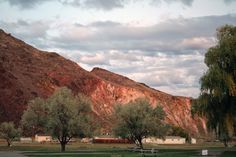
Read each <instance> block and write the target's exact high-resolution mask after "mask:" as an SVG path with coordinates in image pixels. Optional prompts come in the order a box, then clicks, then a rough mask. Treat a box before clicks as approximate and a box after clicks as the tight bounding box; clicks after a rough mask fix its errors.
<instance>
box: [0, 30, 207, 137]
mask: <svg viewBox="0 0 236 157" xmlns="http://www.w3.org/2000/svg"><path fill="white" fill-rule="evenodd" d="M61 86H67V87H68V88H70V89H72V90H73V92H74V93H78V92H82V93H84V94H85V95H87V96H89V97H90V98H91V99H92V102H93V111H94V113H95V114H96V115H97V117H98V120H100V121H101V122H102V124H103V127H104V128H106V129H109V127H110V126H111V124H112V122H111V119H110V118H109V115H110V114H111V113H112V110H113V107H114V105H115V104H117V103H122V104H124V103H127V102H129V101H130V100H134V99H136V98H138V97H147V98H149V100H150V101H151V104H152V105H153V106H155V105H157V104H158V105H161V106H163V108H164V110H165V112H166V114H167V118H166V121H167V122H168V123H169V124H173V125H176V126H179V127H182V128H184V129H185V130H187V131H189V132H190V133H192V134H199V133H200V134H204V133H205V131H206V129H205V121H204V120H203V119H201V118H199V117H195V118H194V119H193V118H192V117H191V113H190V108H191V104H190V101H191V100H190V98H187V97H176V96H172V95H169V94H166V93H164V92H161V91H158V90H155V89H152V88H150V87H148V86H146V85H145V84H142V83H137V82H135V81H133V80H130V79H129V78H127V77H124V76H121V75H118V74H115V73H112V72H109V71H107V70H104V69H100V68H94V69H93V70H92V71H91V72H88V71H86V70H84V69H83V68H81V67H80V66H79V65H78V64H76V63H74V62H72V61H70V60H68V59H65V58H63V57H61V56H60V55H58V54H56V53H54V52H50V53H49V52H45V51H40V50H37V49H36V48H34V47H32V46H30V45H28V44H26V43H24V42H23V41H21V40H18V39H16V38H14V37H12V36H11V35H9V34H6V33H5V32H4V31H2V30H0V121H12V120H13V121H15V122H16V123H18V122H19V120H20V117H21V115H22V113H23V111H24V110H25V109H26V107H27V102H28V101H29V100H30V99H33V98H34V97H36V96H40V97H43V98H46V97H48V96H50V95H51V94H52V93H53V92H54V91H55V90H56V89H57V88H59V87H61Z"/></svg>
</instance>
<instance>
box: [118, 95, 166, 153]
mask: <svg viewBox="0 0 236 157" xmlns="http://www.w3.org/2000/svg"><path fill="white" fill-rule="evenodd" d="M115 117H116V121H117V122H116V124H115V129H114V132H115V134H116V135H118V136H121V137H123V138H128V139H130V140H132V141H133V142H135V143H136V144H137V145H138V146H140V147H141V148H142V147H143V145H142V139H143V138H145V137H147V136H158V137H163V136H164V135H165V133H166V130H167V126H166V125H165V123H164V118H165V112H164V111H163V109H162V107H160V106H156V107H155V108H152V107H151V105H150V103H149V101H148V100H146V99H144V98H138V99H136V100H134V101H131V102H129V103H128V104H124V105H117V106H115Z"/></svg>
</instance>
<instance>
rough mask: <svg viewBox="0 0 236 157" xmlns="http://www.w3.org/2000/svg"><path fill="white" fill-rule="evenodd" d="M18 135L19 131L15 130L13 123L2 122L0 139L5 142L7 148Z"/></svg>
mask: <svg viewBox="0 0 236 157" xmlns="http://www.w3.org/2000/svg"><path fill="white" fill-rule="evenodd" d="M19 135H20V130H19V129H16V128H15V125H14V123H13V122H3V123H2V124H1V125H0V137H1V138H3V139H5V140H6V141H7V145H8V146H11V143H12V141H13V140H14V139H15V138H16V137H19Z"/></svg>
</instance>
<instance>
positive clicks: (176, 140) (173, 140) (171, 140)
mask: <svg viewBox="0 0 236 157" xmlns="http://www.w3.org/2000/svg"><path fill="white" fill-rule="evenodd" d="M143 143H151V144H185V143H186V139H185V138H183V137H180V136H166V137H165V138H164V139H161V138H156V137H150V138H145V139H143Z"/></svg>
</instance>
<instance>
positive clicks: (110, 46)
mask: <svg viewBox="0 0 236 157" xmlns="http://www.w3.org/2000/svg"><path fill="white" fill-rule="evenodd" d="M226 24H230V25H236V0H0V28H1V29H3V30H4V31H6V32H8V33H11V34H12V35H13V36H15V37H17V38H19V39H21V40H24V41H25V42H27V43H28V44H30V45H33V46H35V47H36V48H38V49H41V50H45V51H50V52H57V53H59V54H60V55H62V56H64V57H66V58H68V59H71V60H72V61H74V62H77V63H78V64H79V65H80V66H81V67H83V68H84V69H86V70H88V71H90V70H92V69H93V68H94V67H100V68H104V69H107V70H109V71H112V72H115V73H118V74H121V75H124V76H127V77H129V78H131V79H133V80H135V81H138V82H142V83H145V84H147V85H148V86H150V87H152V88H155V89H158V90H161V91H163V92H166V93H169V94H173V95H179V96H188V97H193V98H196V97H198V96H199V93H200V83H199V79H200V78H201V76H202V75H203V74H204V73H205V72H206V71H207V67H206V66H205V64H204V54H205V53H206V52H207V49H208V48H210V47H212V46H214V45H216V43H217V39H216V29H218V28H219V27H221V26H223V25H226Z"/></svg>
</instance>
